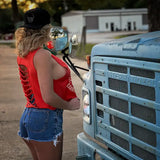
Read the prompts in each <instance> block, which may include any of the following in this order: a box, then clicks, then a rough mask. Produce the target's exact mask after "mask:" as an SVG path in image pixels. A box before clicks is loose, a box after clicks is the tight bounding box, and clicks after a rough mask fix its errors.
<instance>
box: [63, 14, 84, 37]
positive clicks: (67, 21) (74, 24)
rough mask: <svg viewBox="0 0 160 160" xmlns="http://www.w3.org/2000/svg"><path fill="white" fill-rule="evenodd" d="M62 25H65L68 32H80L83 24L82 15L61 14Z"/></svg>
mask: <svg viewBox="0 0 160 160" xmlns="http://www.w3.org/2000/svg"><path fill="white" fill-rule="evenodd" d="M62 26H65V27H67V28H68V31H69V32H70V33H73V34H74V33H75V34H78V33H81V32H82V28H83V26H84V19H83V15H82V14H80V15H73V16H65V17H63V16H62Z"/></svg>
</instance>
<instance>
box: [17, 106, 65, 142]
mask: <svg viewBox="0 0 160 160" xmlns="http://www.w3.org/2000/svg"><path fill="white" fill-rule="evenodd" d="M62 123H63V110H62V109H56V110H50V109H36V108H25V110H24V112H23V114H22V117H21V120H20V130H19V132H18V134H19V136H20V137H22V138H24V139H26V140H35V141H39V142H48V141H56V139H57V136H58V135H60V134H62V132H63V130H62Z"/></svg>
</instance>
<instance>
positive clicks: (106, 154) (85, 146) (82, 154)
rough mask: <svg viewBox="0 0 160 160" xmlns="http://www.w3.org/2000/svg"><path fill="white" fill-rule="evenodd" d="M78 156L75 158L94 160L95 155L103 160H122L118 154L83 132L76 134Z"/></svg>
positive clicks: (77, 159) (78, 159)
mask: <svg viewBox="0 0 160 160" xmlns="http://www.w3.org/2000/svg"><path fill="white" fill-rule="evenodd" d="M77 145H78V156H77V157H76V160H96V155H98V156H99V157H101V159H103V160H123V159H122V158H120V157H119V156H118V155H116V154H114V153H112V152H111V151H109V150H107V149H105V148H103V147H101V146H100V145H98V144H97V143H95V142H94V141H92V140H90V139H89V138H88V137H87V136H86V135H85V134H84V133H83V132H82V133H80V134H78V136H77Z"/></svg>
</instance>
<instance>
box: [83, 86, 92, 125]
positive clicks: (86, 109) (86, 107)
mask: <svg viewBox="0 0 160 160" xmlns="http://www.w3.org/2000/svg"><path fill="white" fill-rule="evenodd" d="M82 105H83V119H84V120H85V121H86V122H87V123H89V124H90V121H91V117H90V115H91V109H90V95H89V91H88V90H87V89H85V90H82Z"/></svg>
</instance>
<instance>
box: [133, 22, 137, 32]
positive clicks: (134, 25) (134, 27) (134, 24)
mask: <svg viewBox="0 0 160 160" xmlns="http://www.w3.org/2000/svg"><path fill="white" fill-rule="evenodd" d="M133 29H134V30H136V29H137V27H136V22H133Z"/></svg>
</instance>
